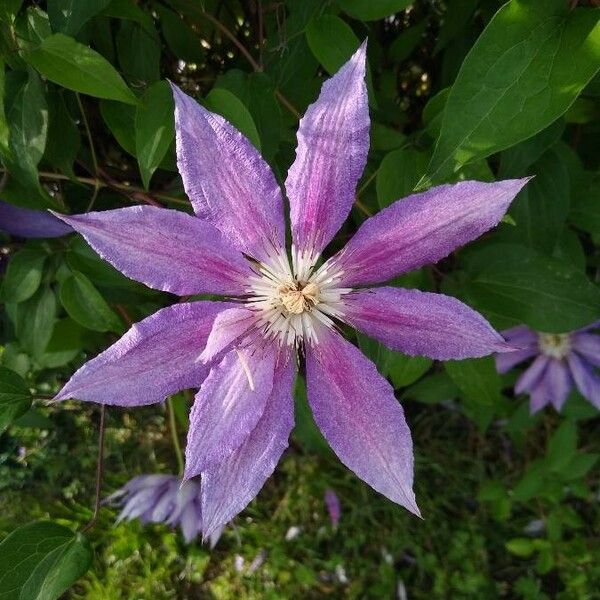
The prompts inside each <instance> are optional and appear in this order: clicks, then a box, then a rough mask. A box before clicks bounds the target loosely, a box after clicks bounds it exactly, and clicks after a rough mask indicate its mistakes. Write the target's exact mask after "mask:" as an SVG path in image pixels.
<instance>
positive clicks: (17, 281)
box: [1, 249, 46, 302]
mask: <svg viewBox="0 0 600 600" xmlns="http://www.w3.org/2000/svg"><path fill="white" fill-rule="evenodd" d="M45 261H46V253H45V252H43V251H41V250H27V249H25V250H20V251H19V252H17V253H16V254H15V255H14V256H13V257H12V258H11V259H10V262H9V263H8V268H7V269H6V275H5V277H4V282H3V284H2V294H1V298H2V300H3V301H4V302H23V300H27V298H31V296H33V294H35V292H36V291H37V289H38V288H39V287H40V283H41V282H42V272H43V269H44V262H45Z"/></svg>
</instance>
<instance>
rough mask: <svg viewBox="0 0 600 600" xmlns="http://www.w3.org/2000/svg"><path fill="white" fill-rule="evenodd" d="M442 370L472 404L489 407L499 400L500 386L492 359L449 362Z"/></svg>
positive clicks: (498, 376)
mask: <svg viewBox="0 0 600 600" xmlns="http://www.w3.org/2000/svg"><path fill="white" fill-rule="evenodd" d="M444 368H445V369H446V372H447V373H448V375H450V377H451V378H452V380H453V381H454V383H455V384H456V385H457V387H458V388H459V389H460V391H461V392H462V394H463V395H464V397H465V398H466V399H467V400H470V401H471V402H473V403H474V404H485V405H488V406H490V405H493V404H495V403H496V402H497V401H498V399H499V398H500V390H501V387H502V385H501V380H500V375H498V373H497V371H496V367H495V364H494V359H493V358H492V357H489V356H487V357H485V358H471V359H467V360H451V361H447V362H445V363H444Z"/></svg>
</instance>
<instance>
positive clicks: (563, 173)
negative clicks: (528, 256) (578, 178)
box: [507, 151, 570, 254]
mask: <svg viewBox="0 0 600 600" xmlns="http://www.w3.org/2000/svg"><path fill="white" fill-rule="evenodd" d="M530 173H531V174H535V175H536V176H535V178H534V179H533V180H532V181H530V182H529V183H528V184H527V185H526V186H525V188H524V189H523V190H522V191H521V192H520V193H519V195H518V196H517V198H516V199H515V201H514V202H513V204H512V206H511V210H510V214H511V216H512V217H513V218H514V220H515V222H516V226H515V227H512V228H511V229H510V230H509V234H510V235H508V236H507V239H508V240H509V241H513V240H514V241H516V242H520V243H523V244H525V245H527V246H530V247H531V248H535V249H536V250H540V251H541V252H546V253H548V254H552V251H553V250H554V247H555V246H556V243H557V241H558V239H559V237H560V235H561V233H562V230H563V227H564V224H565V221H566V219H567V214H568V212H569V192H570V188H569V174H568V173H567V169H566V167H565V165H564V163H563V162H562V161H561V160H560V157H559V156H558V155H557V154H556V153H555V152H553V151H549V152H546V154H544V155H543V156H542V158H541V159H540V160H539V161H538V162H537V163H536V164H535V165H534V166H533V167H532V168H531V169H530Z"/></svg>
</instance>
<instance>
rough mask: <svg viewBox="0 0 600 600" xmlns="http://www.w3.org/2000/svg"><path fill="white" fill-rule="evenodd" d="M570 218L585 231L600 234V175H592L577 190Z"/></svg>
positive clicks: (572, 201) (572, 200) (572, 199)
mask: <svg viewBox="0 0 600 600" xmlns="http://www.w3.org/2000/svg"><path fill="white" fill-rule="evenodd" d="M569 220H570V221H571V222H572V223H573V224H574V225H575V226H577V227H578V228H579V229H581V230H583V231H587V232H589V233H593V234H597V235H600V176H598V175H596V176H595V177H590V178H589V179H588V180H587V182H586V184H585V185H583V186H582V187H581V189H577V190H575V192H574V194H573V196H572V198H571V212H570V213H569Z"/></svg>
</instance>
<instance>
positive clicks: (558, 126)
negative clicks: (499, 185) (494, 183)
mask: <svg viewBox="0 0 600 600" xmlns="http://www.w3.org/2000/svg"><path fill="white" fill-rule="evenodd" d="M564 128H565V125H564V123H563V121H562V120H561V119H558V120H557V121H555V122H554V123H552V125H550V126H549V127H546V129H544V130H542V131H540V132H539V133H538V134H536V135H534V136H533V137H530V138H529V139H527V140H525V141H524V142H521V143H520V144H517V145H516V146H513V147H512V148H509V149H508V150H505V151H504V152H502V154H501V156H500V169H499V172H498V178H499V179H509V178H515V177H523V176H524V175H529V174H530V173H529V167H530V166H531V165H532V164H533V163H535V162H536V161H537V160H538V159H539V158H541V156H542V154H544V152H546V150H548V149H549V148H550V147H551V146H552V145H553V144H554V143H555V142H556V141H557V140H559V139H560V136H561V135H562V132H563V130H564Z"/></svg>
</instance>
